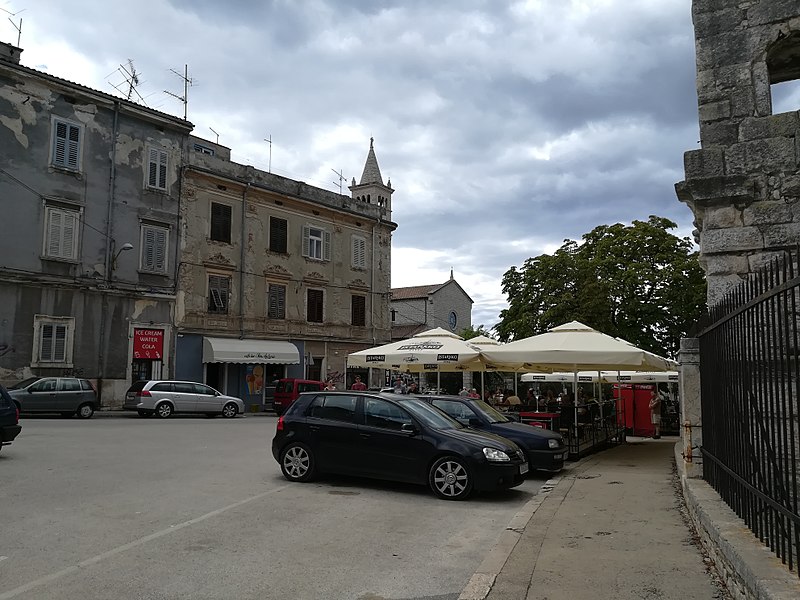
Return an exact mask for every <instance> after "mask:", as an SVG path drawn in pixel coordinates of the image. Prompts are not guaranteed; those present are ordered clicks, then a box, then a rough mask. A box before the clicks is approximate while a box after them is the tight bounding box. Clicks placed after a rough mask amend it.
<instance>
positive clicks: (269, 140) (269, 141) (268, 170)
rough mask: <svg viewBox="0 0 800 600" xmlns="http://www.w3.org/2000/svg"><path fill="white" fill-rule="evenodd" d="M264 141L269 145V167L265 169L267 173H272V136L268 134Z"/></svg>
mask: <svg viewBox="0 0 800 600" xmlns="http://www.w3.org/2000/svg"><path fill="white" fill-rule="evenodd" d="M264 141H265V142H267V143H268V144H269V167H268V168H267V173H272V134H271V133H270V134H269V137H265V138H264Z"/></svg>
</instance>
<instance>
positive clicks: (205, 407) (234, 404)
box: [122, 381, 244, 419]
mask: <svg viewBox="0 0 800 600" xmlns="http://www.w3.org/2000/svg"><path fill="white" fill-rule="evenodd" d="M122 408H123V409H125V410H135V411H136V412H137V413H139V416H140V417H149V416H150V415H157V416H158V417H161V418H162V419H166V418H167V417H171V416H172V415H173V414H174V413H205V414H207V415H210V416H215V415H222V416H223V417H226V418H232V417H235V416H236V415H237V414H239V413H244V402H242V400H241V399H240V398H234V397H233V396H226V395H224V394H222V393H220V392H218V391H217V390H215V389H214V388H212V387H210V386H207V385H205V384H204V383H195V382H193V381H137V382H135V383H134V384H133V385H132V386H131V387H129V388H128V391H127V392H126V393H125V402H124V404H123V405H122Z"/></svg>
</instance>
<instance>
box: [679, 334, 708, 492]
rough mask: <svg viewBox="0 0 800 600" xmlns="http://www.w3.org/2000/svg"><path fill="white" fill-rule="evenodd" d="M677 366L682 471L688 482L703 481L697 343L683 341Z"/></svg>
mask: <svg viewBox="0 0 800 600" xmlns="http://www.w3.org/2000/svg"><path fill="white" fill-rule="evenodd" d="M678 363H679V364H680V400H681V425H682V428H681V442H682V446H683V452H682V454H683V471H684V473H685V474H686V477H688V478H690V479H700V478H702V477H703V457H702V455H701V454H700V447H701V446H702V445H703V429H702V427H703V417H702V411H701V408H700V340H699V339H698V338H683V339H682V340H681V349H680V353H679V354H678Z"/></svg>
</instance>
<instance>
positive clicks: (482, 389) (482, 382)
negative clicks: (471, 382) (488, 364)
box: [481, 371, 486, 400]
mask: <svg viewBox="0 0 800 600" xmlns="http://www.w3.org/2000/svg"><path fill="white" fill-rule="evenodd" d="M485 374H486V371H481V400H483V399H485V398H486V384H485V383H484V381H483V376H484V375H485Z"/></svg>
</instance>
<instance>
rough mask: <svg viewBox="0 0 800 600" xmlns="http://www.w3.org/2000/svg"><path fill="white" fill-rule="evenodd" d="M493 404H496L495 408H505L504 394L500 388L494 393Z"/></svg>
mask: <svg viewBox="0 0 800 600" xmlns="http://www.w3.org/2000/svg"><path fill="white" fill-rule="evenodd" d="M492 404H494V405H495V406H503V404H504V402H503V392H502V391H501V390H500V388H497V389H496V390H495V391H494V398H493V402H492Z"/></svg>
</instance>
